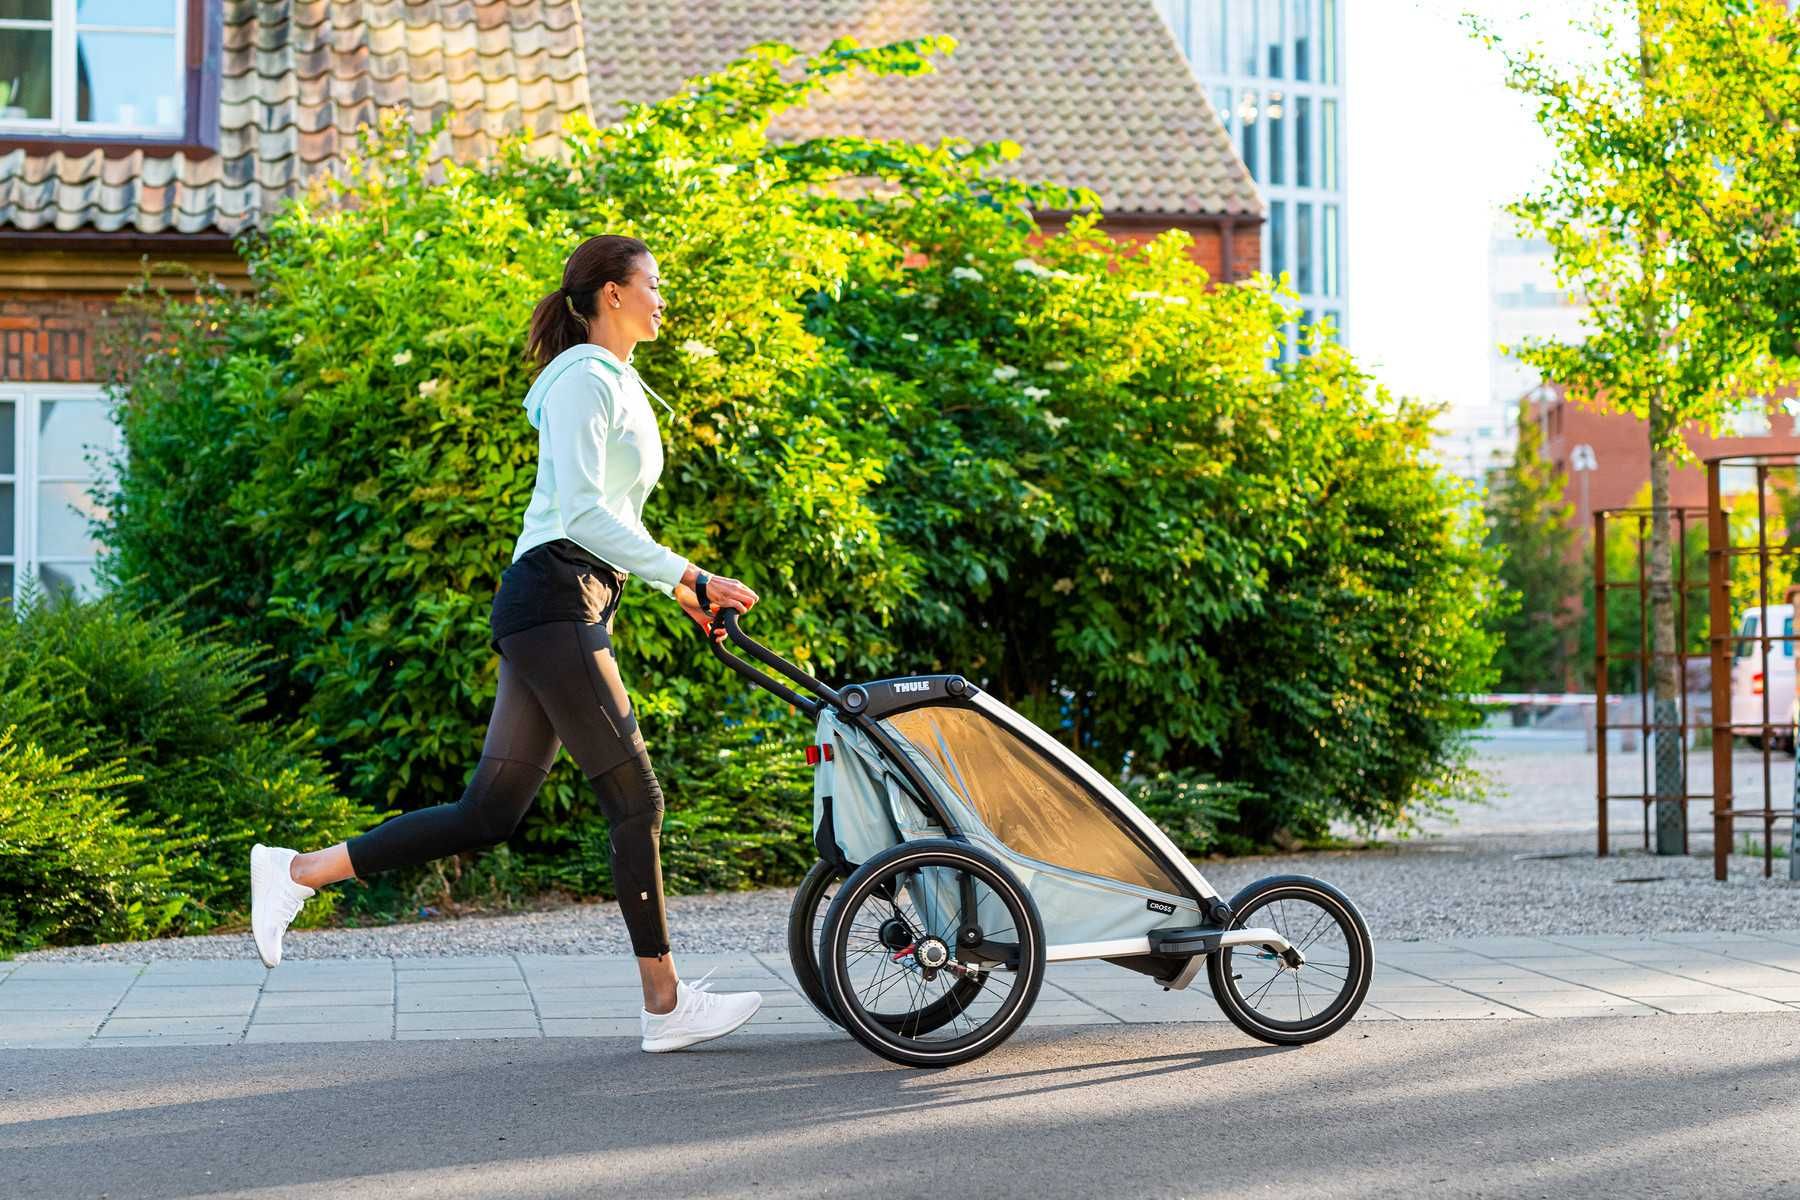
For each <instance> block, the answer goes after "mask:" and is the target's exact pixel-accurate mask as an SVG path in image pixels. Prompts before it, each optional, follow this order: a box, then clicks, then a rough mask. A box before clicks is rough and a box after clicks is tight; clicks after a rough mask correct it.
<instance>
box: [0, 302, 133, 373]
mask: <svg viewBox="0 0 1800 1200" xmlns="http://www.w3.org/2000/svg"><path fill="white" fill-rule="evenodd" d="M111 299H112V298H111V297H110V296H95V295H84V294H81V293H78V292H30V291H10V290H9V291H5V292H0V383H92V382H94V381H95V379H96V375H95V368H94V347H95V342H96V335H97V333H98V331H99V327H100V325H101V324H102V323H103V322H104V321H105V320H106V314H107V308H108V306H109V304H110V303H111Z"/></svg>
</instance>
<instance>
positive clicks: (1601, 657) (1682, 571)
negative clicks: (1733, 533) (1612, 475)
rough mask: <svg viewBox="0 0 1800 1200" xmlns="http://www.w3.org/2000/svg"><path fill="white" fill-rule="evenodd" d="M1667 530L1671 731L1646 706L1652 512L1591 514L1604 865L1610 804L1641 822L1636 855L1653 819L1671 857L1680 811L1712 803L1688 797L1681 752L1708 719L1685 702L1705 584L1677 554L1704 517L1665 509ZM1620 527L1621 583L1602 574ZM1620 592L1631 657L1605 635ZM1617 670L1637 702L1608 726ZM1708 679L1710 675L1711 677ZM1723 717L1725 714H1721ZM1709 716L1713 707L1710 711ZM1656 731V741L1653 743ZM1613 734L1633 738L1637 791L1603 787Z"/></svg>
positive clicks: (1679, 832) (1682, 835)
mask: <svg viewBox="0 0 1800 1200" xmlns="http://www.w3.org/2000/svg"><path fill="white" fill-rule="evenodd" d="M1669 515H1670V522H1671V526H1672V533H1673V541H1674V567H1675V578H1674V580H1673V581H1672V582H1673V585H1674V595H1673V597H1672V598H1673V600H1674V603H1675V628H1676V630H1677V631H1678V634H1677V638H1676V646H1675V656H1676V662H1675V673H1676V712H1675V720H1674V722H1673V724H1672V725H1670V724H1668V723H1664V722H1659V721H1658V720H1657V719H1656V713H1655V711H1654V709H1653V705H1652V693H1653V691H1654V689H1653V687H1652V686H1651V681H1652V676H1653V674H1654V664H1655V661H1656V660H1655V651H1654V650H1653V648H1652V646H1653V641H1652V638H1651V635H1650V572H1649V559H1648V556H1649V545H1650V521H1651V516H1652V510H1651V509H1649V508H1610V509H1601V510H1599V511H1597V512H1595V513H1594V517H1593V521H1594V541H1593V547H1594V713H1595V733H1596V746H1597V748H1598V753H1597V754H1596V755H1595V759H1596V762H1597V763H1598V768H1597V784H1596V788H1595V795H1596V801H1597V804H1596V807H1597V810H1598V811H1597V816H1598V819H1599V854H1600V857H1602V858H1604V857H1606V855H1607V853H1608V852H1609V849H1610V841H1609V822H1608V810H1609V808H1610V806H1612V805H1615V804H1635V805H1637V806H1638V809H1639V815H1640V817H1641V819H1642V822H1643V831H1644V848H1645V849H1646V850H1648V849H1650V848H1651V838H1652V824H1651V820H1652V816H1653V815H1655V816H1656V817H1657V820H1658V823H1659V826H1660V827H1659V828H1658V829H1657V830H1656V834H1657V841H1658V844H1659V846H1661V847H1662V848H1664V849H1670V848H1673V846H1675V845H1679V847H1680V850H1679V852H1680V853H1682V854H1686V853H1687V851H1688V824H1689V822H1688V819H1687V806H1688V805H1689V804H1692V803H1694V802H1696V801H1707V802H1710V801H1711V800H1712V798H1713V797H1712V795H1711V793H1709V792H1696V791H1694V790H1693V787H1692V784H1691V782H1690V775H1689V756H1688V745H1689V742H1690V740H1691V738H1690V734H1691V733H1692V731H1695V730H1698V729H1703V728H1706V724H1705V721H1706V719H1707V718H1708V717H1710V716H1712V715H1713V714H1708V713H1702V712H1699V711H1697V709H1698V706H1696V705H1694V704H1693V703H1692V700H1691V690H1692V689H1691V688H1690V687H1689V676H1690V665H1691V659H1692V657H1693V651H1694V650H1695V649H1696V647H1691V646H1689V645H1688V639H1687V630H1688V617H1689V612H1690V596H1694V597H1696V598H1695V599H1694V600H1693V604H1694V605H1695V606H1702V605H1705V604H1706V602H1707V601H1706V592H1707V588H1708V579H1707V577H1705V576H1700V577H1697V578H1696V577H1693V575H1692V573H1691V572H1690V571H1689V570H1688V556H1687V554H1686V553H1684V551H1685V549H1686V547H1687V542H1688V533H1689V531H1690V530H1699V529H1702V528H1705V527H1706V524H1705V522H1706V519H1707V515H1708V510H1707V509H1704V508H1673V509H1670V513H1669ZM1620 526H1624V527H1625V530H1626V531H1628V532H1629V535H1630V536H1631V537H1633V539H1634V540H1635V545H1636V553H1635V554H1634V555H1633V557H1632V561H1631V567H1632V569H1631V572H1630V575H1629V576H1628V577H1625V578H1619V579H1614V578H1611V577H1610V575H1609V570H1608V566H1607V547H1608V538H1609V535H1611V536H1614V537H1616V536H1618V532H1619V527H1620ZM1620 591H1626V592H1630V593H1635V594H1636V597H1637V606H1636V607H1637V619H1636V620H1635V621H1633V622H1631V627H1630V628H1629V629H1628V630H1627V631H1626V633H1627V636H1628V637H1629V638H1631V639H1632V643H1634V644H1635V647H1636V648H1635V649H1631V650H1624V651H1615V650H1614V649H1613V640H1614V638H1613V634H1614V633H1615V631H1616V627H1615V626H1614V625H1613V624H1612V623H1611V622H1609V620H1608V617H1609V612H1610V607H1611V606H1610V604H1609V600H1610V598H1611V597H1612V596H1613V595H1615V594H1617V593H1618V592H1620ZM1621 662H1624V663H1627V664H1629V666H1630V670H1631V673H1632V677H1633V682H1634V684H1635V686H1634V688H1633V691H1634V692H1635V693H1636V696H1637V699H1638V712H1637V714H1636V716H1637V720H1635V721H1632V720H1618V719H1614V718H1613V715H1612V713H1611V707H1612V706H1611V705H1610V704H1608V703H1607V693H1608V690H1609V680H1610V676H1611V673H1612V668H1613V667H1614V666H1615V665H1616V664H1619V663H1621ZM1715 676H1716V672H1715ZM1728 711H1729V710H1728ZM1715 712H1716V705H1715ZM1659 726H1660V727H1661V728H1662V730H1663V736H1662V737H1660V738H1659V737H1657V736H1656V733H1657V730H1658V728H1659ZM1614 730H1630V731H1633V732H1635V733H1637V734H1638V735H1639V736H1638V739H1637V744H1638V746H1639V747H1640V750H1639V752H1638V779H1637V784H1636V787H1637V790H1635V791H1621V792H1613V791H1611V790H1609V789H1610V787H1611V786H1612V784H1613V782H1614V781H1613V780H1612V779H1610V778H1609V775H1608V766H1609V763H1608V761H1607V734H1608V733H1609V732H1611V731H1614ZM1659 755H1660V756H1664V757H1665V759H1672V760H1673V761H1672V762H1671V763H1670V764H1669V765H1668V767H1667V769H1666V771H1663V772H1659V763H1658V756H1659ZM1671 778H1673V779H1675V780H1678V781H1679V782H1678V783H1676V784H1674V785H1673V786H1672V787H1671V786H1663V787H1660V788H1659V787H1658V781H1659V779H1662V781H1663V782H1664V784H1665V785H1667V784H1668V783H1669V781H1670V779H1671ZM1659 800H1660V801H1661V802H1662V811H1661V812H1660V813H1657V812H1656V809H1657V805H1658V801H1659Z"/></svg>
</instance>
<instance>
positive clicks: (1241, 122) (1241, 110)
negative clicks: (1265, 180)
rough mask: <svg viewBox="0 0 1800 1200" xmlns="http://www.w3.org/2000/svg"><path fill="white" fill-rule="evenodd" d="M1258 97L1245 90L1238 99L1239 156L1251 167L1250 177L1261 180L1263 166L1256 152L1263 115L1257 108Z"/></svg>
mask: <svg viewBox="0 0 1800 1200" xmlns="http://www.w3.org/2000/svg"><path fill="white" fill-rule="evenodd" d="M1257 101H1258V97H1257V94H1256V93H1255V92H1245V93H1243V95H1242V97H1241V98H1240V99H1239V101H1238V114H1237V116H1238V157H1239V158H1241V159H1243V160H1244V165H1245V166H1246V167H1248V168H1250V177H1251V178H1252V179H1255V180H1258V181H1260V180H1261V179H1262V168H1261V167H1260V166H1259V165H1258V164H1259V163H1260V162H1261V159H1260V158H1259V157H1258V156H1257V153H1256V142H1257V137H1256V135H1257V132H1258V129H1259V124H1260V123H1259V122H1258V121H1257V117H1259V116H1260V115H1261V113H1260V112H1258V110H1257Z"/></svg>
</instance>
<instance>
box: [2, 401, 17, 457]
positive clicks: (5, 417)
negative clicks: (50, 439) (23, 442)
mask: <svg viewBox="0 0 1800 1200" xmlns="http://www.w3.org/2000/svg"><path fill="white" fill-rule="evenodd" d="M18 429H19V426H18V405H16V404H14V403H13V402H12V401H11V400H0V475H11V474H12V473H13V472H14V471H16V470H18V469H19V468H18V461H19V459H18V455H17V453H16V452H17V449H18V440H19V433H18Z"/></svg>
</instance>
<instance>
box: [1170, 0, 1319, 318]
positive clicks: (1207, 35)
mask: <svg viewBox="0 0 1800 1200" xmlns="http://www.w3.org/2000/svg"><path fill="white" fill-rule="evenodd" d="M1346 2H1347V0H1156V6H1157V8H1158V9H1159V10H1160V11H1161V12H1162V15H1163V19H1164V20H1165V21H1167V22H1168V24H1169V28H1170V29H1171V30H1172V31H1173V32H1174V34H1175V40H1176V41H1177V42H1178V43H1179V44H1180V45H1181V49H1182V53H1184V54H1186V55H1187V59H1188V62H1189V63H1191V64H1192V65H1193V68H1194V73H1195V75H1197V76H1198V77H1199V79H1200V82H1201V84H1202V85H1203V86H1204V87H1205V88H1206V91H1207V94H1208V95H1209V96H1210V97H1211V98H1212V103H1213V108H1214V109H1215V110H1217V112H1218V114H1219V117H1220V119H1221V120H1223V121H1224V122H1225V126H1226V128H1227V129H1228V130H1229V131H1230V132H1231V137H1232V141H1233V142H1234V143H1235V144H1236V145H1237V148H1238V154H1239V155H1240V156H1241V157H1242V158H1243V160H1244V164H1245V165H1246V166H1248V167H1249V168H1250V174H1251V175H1252V176H1254V177H1255V179H1256V183H1257V187H1258V188H1259V189H1260V190H1261V192H1262V195H1263V199H1264V201H1265V202H1266V203H1267V204H1268V210H1269V211H1268V221H1267V223H1266V224H1265V225H1264V226H1263V236H1262V266H1263V270H1265V271H1267V272H1269V273H1270V274H1272V275H1279V274H1281V273H1283V272H1286V274H1287V276H1288V281H1289V284H1290V285H1291V286H1292V288H1293V290H1294V291H1295V292H1297V293H1299V296H1300V311H1299V313H1298V314H1296V315H1297V316H1298V317H1299V319H1300V321H1301V322H1302V323H1304V324H1311V323H1313V322H1314V321H1320V320H1324V319H1327V318H1329V320H1330V321H1331V324H1332V325H1333V326H1334V327H1335V329H1336V330H1337V336H1338V337H1339V338H1340V339H1341V338H1342V337H1343V333H1344V330H1345V329H1347V328H1348V320H1347V319H1346V312H1345V288H1344V282H1345V280H1344V194H1345V193H1344V29H1343V7H1344V4H1345V3H1346ZM1287 353H1289V354H1292V353H1293V348H1292V344H1291V339H1290V346H1289V349H1288V351H1287Z"/></svg>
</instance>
